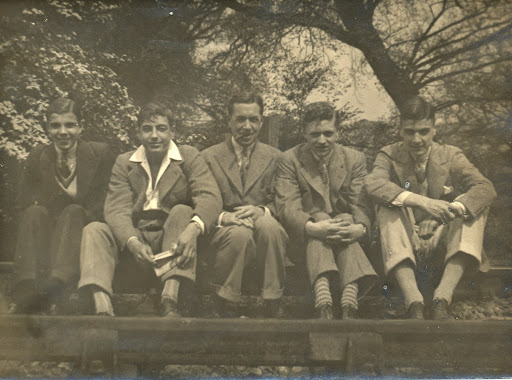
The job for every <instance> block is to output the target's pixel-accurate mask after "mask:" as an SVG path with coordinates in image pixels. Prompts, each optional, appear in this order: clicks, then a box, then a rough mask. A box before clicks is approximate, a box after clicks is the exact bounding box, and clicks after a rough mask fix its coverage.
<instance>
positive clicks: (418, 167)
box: [414, 155, 428, 184]
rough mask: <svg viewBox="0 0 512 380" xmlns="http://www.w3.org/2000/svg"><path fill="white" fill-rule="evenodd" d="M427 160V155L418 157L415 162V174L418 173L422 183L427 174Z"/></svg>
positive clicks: (418, 178)
mask: <svg viewBox="0 0 512 380" xmlns="http://www.w3.org/2000/svg"><path fill="white" fill-rule="evenodd" d="M427 161H428V156H427V155H425V156H423V157H420V158H418V159H417V160H416V162H415V163H414V174H415V175H416V179H417V180H418V182H419V183H420V184H421V183H423V182H424V181H425V178H426V176H427Z"/></svg>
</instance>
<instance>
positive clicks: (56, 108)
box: [46, 98, 82, 121]
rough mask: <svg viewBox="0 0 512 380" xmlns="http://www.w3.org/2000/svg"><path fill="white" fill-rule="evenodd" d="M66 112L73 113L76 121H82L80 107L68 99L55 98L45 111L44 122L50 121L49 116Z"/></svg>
mask: <svg viewBox="0 0 512 380" xmlns="http://www.w3.org/2000/svg"><path fill="white" fill-rule="evenodd" d="M68 112H71V113H74V114H75V116H76V119H77V120H78V121H80V120H81V119H82V114H81V112H80V107H79V106H78V104H77V102H75V101H74V100H71V99H68V98H57V99H55V100H54V101H53V102H51V103H50V106H49V107H48V109H47V110H46V120H47V121H48V120H50V115H51V114H53V113H57V114H63V113H68Z"/></svg>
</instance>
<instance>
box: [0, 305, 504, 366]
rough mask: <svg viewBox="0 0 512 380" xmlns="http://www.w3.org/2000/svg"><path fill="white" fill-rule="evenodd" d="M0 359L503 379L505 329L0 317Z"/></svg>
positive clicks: (493, 325) (473, 324)
mask: <svg viewBox="0 0 512 380" xmlns="http://www.w3.org/2000/svg"><path fill="white" fill-rule="evenodd" d="M0 334H1V336H2V339H1V340H0V358H1V359H3V360H20V361H70V362H76V363H80V367H81V368H82V370H84V371H87V369H88V366H89V365H90V363H91V362H93V361H95V360H96V361H98V360H100V361H102V363H103V364H104V366H105V368H106V369H107V370H108V371H109V373H112V374H116V371H118V370H119V368H121V364H126V363H129V364H135V365H139V366H147V365H153V364H159V363H160V364H205V365H217V364H222V365H246V366H259V365H289V366H308V367H316V366H327V367H328V368H329V369H330V370H333V371H337V372H339V373H352V374H354V373H360V372H361V371H363V372H365V373H368V372H369V373H373V374H376V375H386V374H389V373H393V369H394V368H397V367H413V368H418V369H421V370H423V371H424V373H426V374H430V375H436V374H439V373H441V371H443V370H445V369H452V370H453V371H454V373H456V374H457V375H470V374H474V373H485V371H486V370H490V369H492V374H493V375H498V374H499V375H512V321H509V320H502V321H414V320H392V321H390V320H349V321H338V320H335V321H320V320H258V319H236V320H226V319H195V318H184V319H177V320H168V319H162V318H158V317H115V318H111V317H94V316H66V317H64V316H58V317H49V316H26V315H25V316H24V315H19V316H11V315H9V316H2V317H0Z"/></svg>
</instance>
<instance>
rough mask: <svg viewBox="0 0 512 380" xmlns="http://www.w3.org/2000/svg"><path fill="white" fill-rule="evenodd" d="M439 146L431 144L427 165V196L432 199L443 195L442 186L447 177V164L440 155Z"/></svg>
mask: <svg viewBox="0 0 512 380" xmlns="http://www.w3.org/2000/svg"><path fill="white" fill-rule="evenodd" d="M440 152H441V150H440V149H439V145H438V144H436V143H434V144H432V151H431V152H430V157H429V159H428V164H427V181H428V195H429V197H431V198H433V199H439V198H440V197H441V196H442V195H443V193H444V188H443V186H444V184H445V183H446V178H447V176H448V170H446V164H447V162H446V161H445V160H444V159H443V157H442V156H441V154H440Z"/></svg>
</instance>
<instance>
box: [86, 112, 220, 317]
mask: <svg viewBox="0 0 512 380" xmlns="http://www.w3.org/2000/svg"><path fill="white" fill-rule="evenodd" d="M138 122H139V130H138V136H139V139H140V141H141V142H142V145H141V146H139V148H137V149H136V150H135V151H131V152H127V153H124V154H121V155H120V156H119V157H118V158H117V161H116V163H115V165H114V168H113V170H112V176H111V178H110V185H109V191H108V195H107V198H106V201H105V221H106V224H105V223H93V224H90V225H89V226H88V227H87V228H86V229H85V230H84V232H83V238H82V247H81V279H80V283H79V288H80V289H82V291H85V292H86V293H89V294H91V295H92V297H93V299H94V305H95V312H96V314H104V315H114V312H113V309H112V304H111V301H110V296H111V295H112V279H113V277H114V270H115V267H116V264H118V262H119V261H123V260H125V261H126V260H131V261H135V262H136V263H137V265H139V266H142V267H144V266H145V267H148V266H151V267H153V268H157V270H156V272H157V274H159V275H160V279H161V282H162V288H163V290H162V295H161V302H160V314H161V315H162V316H164V317H172V318H176V317H180V311H179V310H178V291H179V286H180V282H182V281H183V280H185V279H188V280H191V281H195V276H196V247H197V238H198V237H199V236H200V235H202V234H205V233H207V232H208V231H209V230H210V228H211V227H212V226H213V225H214V223H215V220H216V219H217V216H218V215H219V213H220V210H221V197H220V193H219V190H218V187H217V183H216V182H215V179H214V178H213V177H212V174H211V172H210V170H209V169H208V166H207V165H206V163H205V161H204V159H203V158H202V157H201V156H200V155H199V152H198V151H197V150H196V149H195V148H193V147H190V146H187V145H182V146H180V147H179V148H178V147H177V146H176V144H175V143H174V141H173V140H172V139H173V137H174V122H173V117H172V114H171V111H170V110H169V109H168V108H166V107H165V106H163V105H161V104H157V103H150V104H147V105H146V106H145V107H143V109H142V110H141V112H140V114H139V117H138ZM168 250H170V251H171V252H170V255H172V254H174V255H176V256H178V257H177V258H176V259H174V260H172V261H171V262H170V264H169V263H168V265H167V268H166V270H164V271H160V272H159V271H158V266H157V263H156V261H155V258H154V255H155V254H158V253H160V252H162V251H168ZM161 272H163V273H161Z"/></svg>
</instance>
